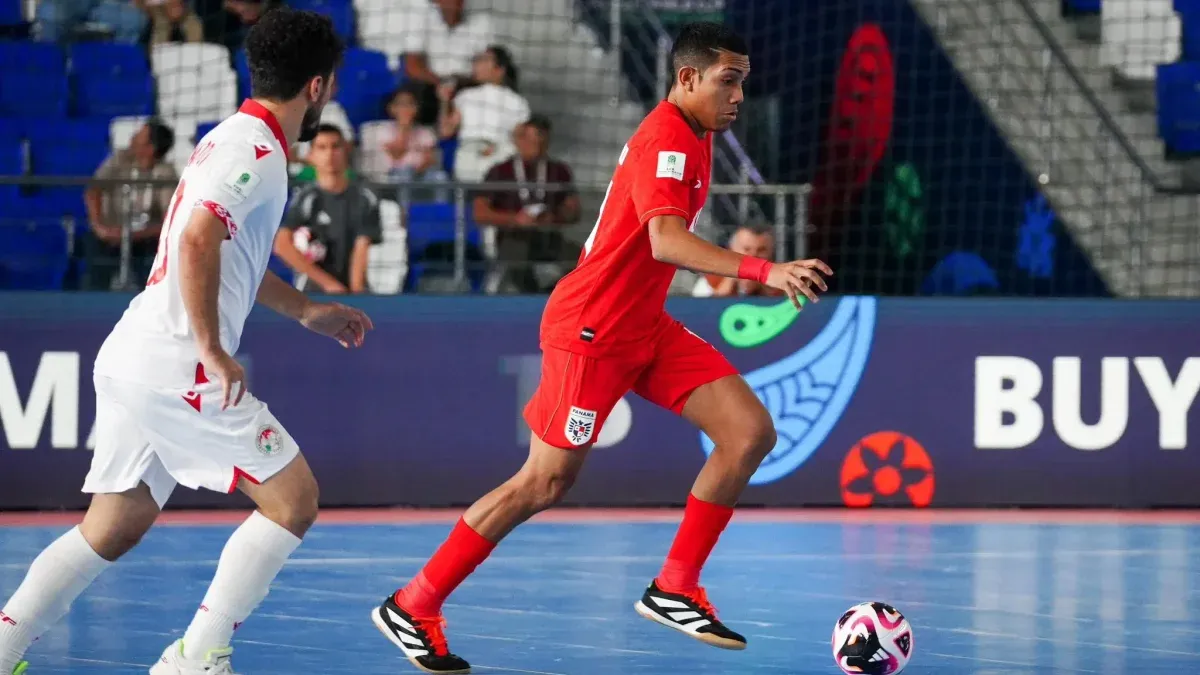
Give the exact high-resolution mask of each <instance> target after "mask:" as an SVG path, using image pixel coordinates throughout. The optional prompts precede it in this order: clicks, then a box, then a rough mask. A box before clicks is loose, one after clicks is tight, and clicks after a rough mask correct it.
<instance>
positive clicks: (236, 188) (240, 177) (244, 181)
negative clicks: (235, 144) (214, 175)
mask: <svg viewBox="0 0 1200 675" xmlns="http://www.w3.org/2000/svg"><path fill="white" fill-rule="evenodd" d="M261 182H262V177H261V176H259V175H258V174H257V173H255V172H253V171H251V170H250V169H247V168H245V167H242V168H235V169H233V170H232V171H230V172H229V175H228V176H226V177H225V180H223V181H222V182H221V189H222V190H224V191H225V192H227V193H229V195H230V197H231V199H230V201H229V203H230V204H241V203H242V202H243V201H245V200H246V198H247V197H249V196H250V193H251V192H254V188H256V187H258V184H259V183H261Z"/></svg>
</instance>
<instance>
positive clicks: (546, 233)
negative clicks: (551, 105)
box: [473, 115, 580, 293]
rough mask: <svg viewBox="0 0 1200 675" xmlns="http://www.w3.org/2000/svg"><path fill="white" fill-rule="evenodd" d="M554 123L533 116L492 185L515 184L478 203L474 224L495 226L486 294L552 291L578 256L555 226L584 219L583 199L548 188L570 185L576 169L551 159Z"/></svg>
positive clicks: (496, 169) (490, 193) (516, 136)
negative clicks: (492, 270) (491, 272)
mask: <svg viewBox="0 0 1200 675" xmlns="http://www.w3.org/2000/svg"><path fill="white" fill-rule="evenodd" d="M550 131H551V125H550V120H549V119H547V118H546V117H545V116H543V115H534V116H532V117H530V118H529V120H528V121H526V122H524V123H522V124H520V125H519V126H518V127H517V129H516V131H514V132H513V136H514V138H513V140H514V145H515V146H516V148H517V152H516V154H514V155H513V156H511V157H509V158H508V159H507V161H504V162H501V163H500V164H497V165H496V166H493V167H492V168H491V170H490V171H488V173H487V176H486V177H485V178H484V180H485V182H488V183H512V184H513V188H512V189H509V190H493V191H483V192H481V193H480V194H478V195H477V196H476V197H475V199H474V204H473V207H474V215H475V221H476V222H477V223H479V224H480V225H490V226H494V227H495V228H496V229H495V230H492V231H491V233H490V234H489V236H488V237H487V238H488V239H493V240H494V245H493V244H491V243H489V244H487V245H485V249H490V250H486V253H487V257H489V258H492V259H493V260H495V265H494V270H495V272H494V273H493V274H491V275H490V278H489V279H488V282H487V291H488V292H489V293H496V292H518V293H539V292H544V291H547V290H549V289H550V288H552V287H553V286H554V284H555V283H557V282H558V280H559V279H560V278H562V276H563V275H564V274H566V272H567V271H568V270H567V269H565V268H566V267H567V265H566V263H569V262H571V261H574V260H575V259H576V258H578V257H579V250H578V247H575V246H569V245H568V243H567V241H566V239H565V238H564V237H563V234H562V232H560V231H558V230H557V229H556V228H558V227H561V226H564V225H571V224H573V223H576V222H578V221H579V211H580V204H579V195H578V194H577V193H576V192H575V191H574V190H573V189H567V190H566V191H551V190H548V189H546V186H547V185H571V184H572V183H573V178H572V175H571V168H570V167H568V166H567V165H566V164H564V163H562V162H560V161H557V160H555V159H552V158H551V157H550V155H549V149H550Z"/></svg>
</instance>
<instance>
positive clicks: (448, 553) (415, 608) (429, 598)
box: [395, 518, 496, 618]
mask: <svg viewBox="0 0 1200 675" xmlns="http://www.w3.org/2000/svg"><path fill="white" fill-rule="evenodd" d="M495 548H496V544H494V543H492V542H490V541H488V540H487V539H484V538H483V535H481V534H479V533H478V532H476V531H475V530H473V529H471V526H470V525H467V522H466V521H465V520H463V519H462V518H459V519H458V523H457V524H456V525H455V526H454V529H453V530H451V531H450V536H449V537H447V538H446V541H445V543H443V544H442V545H441V547H440V548H438V550H437V552H436V553H434V554H433V557H432V558H430V559H429V562H427V563H425V567H424V568H423V569H422V570H421V572H420V574H418V575H417V576H416V577H415V578H413V580H412V581H410V582H409V583H408V585H407V586H405V587H404V588H402V589H400V590H398V591H396V598H395V600H396V604H397V605H400V606H401V607H403V608H404V609H405V610H407V611H409V612H411V613H412V615H413V616H416V617H421V618H425V617H434V616H438V615H440V614H441V613H442V603H443V602H445V601H446V598H448V597H450V594H451V593H453V592H454V589H456V588H458V585H459V584H461V583H462V582H463V581H464V580H465V579H466V578H467V577H468V576H470V575H471V572H474V571H475V568H476V567H479V564H480V563H482V562H483V561H484V560H487V557H488V556H489V555H491V553H492V550H493V549H495Z"/></svg>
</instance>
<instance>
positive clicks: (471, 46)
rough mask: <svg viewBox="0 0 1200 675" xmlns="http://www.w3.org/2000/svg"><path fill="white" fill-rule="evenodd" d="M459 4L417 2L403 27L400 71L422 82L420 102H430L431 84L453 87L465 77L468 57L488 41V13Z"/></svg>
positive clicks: (438, 0) (490, 33)
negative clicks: (402, 68) (408, 20)
mask: <svg viewBox="0 0 1200 675" xmlns="http://www.w3.org/2000/svg"><path fill="white" fill-rule="evenodd" d="M463 4H464V3H463V0H436V2H427V1H424V2H421V4H420V6H418V7H417V8H416V9H415V10H414V11H412V12H411V13H410V15H411V17H412V18H411V22H409V23H407V25H405V27H404V36H403V41H404V42H403V46H402V48H401V49H402V52H403V55H404V71H405V74H406V75H407V76H408V79H410V80H413V81H416V82H419V83H423V84H424V85H425V86H424V87H423V88H422V90H421V91H420V94H419V96H420V97H421V98H422V99H423V100H422V103H423V104H426V103H428V104H432V102H433V90H434V87H437V86H438V85H446V86H449V87H451V89H455V88H457V87H458V86H460V85H461V84H463V83H464V82H466V81H469V80H470V75H471V70H472V69H471V59H472V58H473V57H474V56H475V55H476V54H478V53H479V52H481V51H483V50H484V48H486V47H487V45H488V44H489V43H491V41H492V36H493V31H492V19H491V16H489V15H488V14H487V13H486V12H476V11H467V10H466V9H465V8H464V7H463ZM385 51H387V50H385ZM423 121H427V120H423Z"/></svg>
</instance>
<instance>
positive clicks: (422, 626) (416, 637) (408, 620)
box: [371, 596, 471, 673]
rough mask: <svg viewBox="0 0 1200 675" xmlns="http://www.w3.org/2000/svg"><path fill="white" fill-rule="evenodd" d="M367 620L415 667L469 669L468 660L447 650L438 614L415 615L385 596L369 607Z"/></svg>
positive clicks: (446, 670)
mask: <svg viewBox="0 0 1200 675" xmlns="http://www.w3.org/2000/svg"><path fill="white" fill-rule="evenodd" d="M371 621H372V623H374V624H375V627H376V628H378V629H379V632H380V633H383V634H384V636H386V637H387V639H389V640H391V641H392V644H394V645H396V646H397V647H399V648H400V651H401V652H403V653H404V657H405V658H406V659H408V660H409V662H410V663H412V664H413V665H414V666H416V667H417V668H419V669H421V670H423V671H425V672H427V673H469V672H471V664H469V663H467V662H466V661H465V660H463V659H461V658H459V657H457V656H455V655H454V654H451V653H450V648H449V647H448V646H447V645H446V633H445V631H444V630H443V627H444V626H445V625H446V620H445V619H443V618H442V617H440V616H435V617H428V618H424V617H415V616H413V615H412V614H409V613H408V612H407V611H405V610H404V609H402V608H401V607H400V605H397V604H396V600H395V598H394V597H393V596H388V599H387V600H385V601H384V603H383V604H382V605H380V606H379V607H377V608H375V609H374V610H372V611H371Z"/></svg>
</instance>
